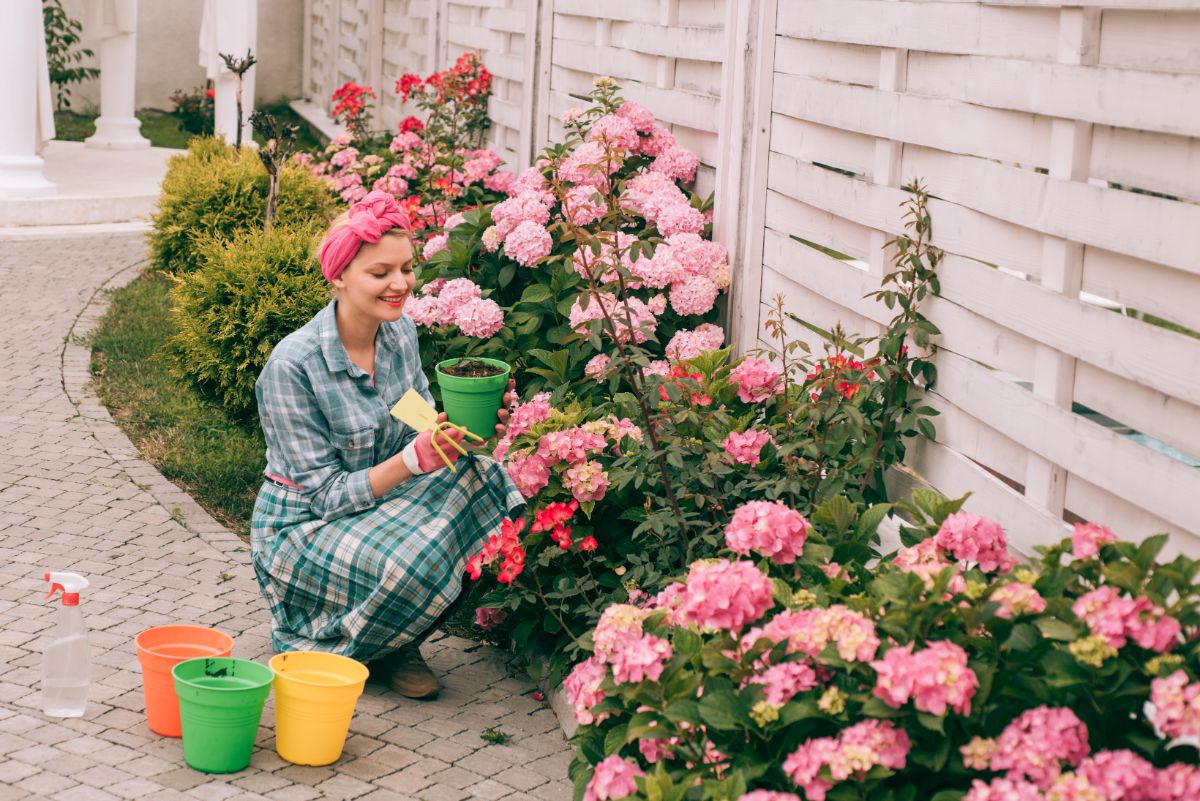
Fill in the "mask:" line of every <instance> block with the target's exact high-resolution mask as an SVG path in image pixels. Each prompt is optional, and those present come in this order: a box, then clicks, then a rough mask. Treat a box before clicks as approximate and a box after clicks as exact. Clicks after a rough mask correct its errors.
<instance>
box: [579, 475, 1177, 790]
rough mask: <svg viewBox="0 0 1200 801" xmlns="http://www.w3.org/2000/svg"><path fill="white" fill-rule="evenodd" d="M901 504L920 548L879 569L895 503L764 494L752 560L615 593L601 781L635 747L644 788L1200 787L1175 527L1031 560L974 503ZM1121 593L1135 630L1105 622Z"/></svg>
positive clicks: (587, 697)
mask: <svg viewBox="0 0 1200 801" xmlns="http://www.w3.org/2000/svg"><path fill="white" fill-rule="evenodd" d="M901 505H902V506H903V507H904V508H905V511H906V514H908V515H909V516H910V519H909V521H908V522H907V523H906V525H905V527H904V530H903V532H902V535H903V538H904V541H905V544H904V546H903V549H902V553H901V554H880V553H879V552H878V551H877V550H872V549H871V548H869V547H868V549H867V551H866V553H870V554H873V557H872V558H874V559H878V561H877V562H874V563H873V566H872V568H871V569H869V570H865V569H863V568H862V567H861V566H859V565H855V564H853V562H854V561H855V557H853V556H850V554H853V553H863V552H861V551H859V550H858V547H859V544H867V543H871V542H873V541H874V540H873V538H874V533H875V529H874V525H875V524H876V523H877V522H878V517H877V515H878V512H872V511H870V510H863V509H860V510H858V511H857V516H856V517H853V518H851V519H846V518H842V517H839V515H841V514H843V513H842V512H835V509H838V508H844V507H841V505H840V504H835V503H827V504H825V505H822V506H820V507H818V508H817V509H816V510H814V511H813V512H812V513H811V514H806V515H804V516H803V517H801V516H800V515H799V513H798V512H793V513H792V514H790V515H789V514H788V510H787V508H786V504H782V503H779V502H774V501H757V502H752V503H750V504H743V505H742V506H739V507H737V508H736V509H735V510H734V513H733V519H734V520H736V521H738V522H737V525H735V526H730V527H729V529H728V530H727V532H726V539H727V543H726V544H727V546H728V548H729V550H730V551H731V552H733V553H734V554H735V555H736V556H735V557H730V558H724V559H706V560H700V561H698V562H696V563H695V564H693V565H692V566H691V568H690V570H688V571H687V573H686V574H685V575H684V576H683V577H682V578H676V579H675V580H673V581H670V582H669V583H667V584H665V585H663V588H662V589H660V590H658V591H653V590H650V589H647V590H646V591H641V590H639V591H638V592H636V593H635V592H631V593H630V601H629V602H627V603H623V604H619V605H614V606H611V607H609V609H608V610H606V611H605V612H604V613H603V614H602V615H601V617H600V620H599V623H598V625H596V627H595V629H594V630H593V631H592V632H591V634H590V638H591V643H592V645H593V648H594V652H593V653H592V655H590V656H588V657H586V658H585V659H583V660H582V661H581V662H580V663H579V666H578V667H576V668H575V671H574V672H573V673H572V675H571V677H570V678H569V679H568V681H567V687H568V693H567V695H568V701H569V702H570V703H571V704H572V706H573V708H574V710H575V713H576V718H577V720H578V721H580V722H581V723H582V724H584V725H583V726H582V728H581V729H580V732H579V734H577V737H576V744H577V748H578V751H577V755H576V762H575V765H574V767H573V770H572V775H573V776H575V777H576V784H577V790H578V791H580V792H582V791H583V789H584V788H585V782H586V778H585V777H587V776H589V775H590V771H591V769H592V766H594V765H596V764H598V763H599V762H600V761H602V760H606V759H609V760H611V759H614V758H620V759H622V760H625V761H626V762H627V763H628V764H630V765H636V766H637V767H638V769H639V770H641V771H642V772H643V773H644V774H645V776H644V777H643V778H642V783H643V785H644V786H642V785H639V788H638V790H637V791H636V794H635V795H634V796H633V797H635V798H637V799H649V798H654V797H661V795H665V794H666V793H668V792H670V790H671V789H672V788H680V790H683V789H685V788H690V787H701V786H703V787H705V788H706V791H705V792H706V794H707V795H706V796H705V797H728V798H755V799H773V798H799V799H830V801H832V799H834V798H867V799H873V798H881V799H895V798H900V797H904V796H903V795H902V793H903V792H904V791H906V788H911V787H917V788H920V789H919V791H918V792H919V793H920V797H930V798H947V799H949V798H967V799H972V801H1012V800H1013V799H1017V800H1018V801H1024V799H1029V801H1184V799H1188V800H1189V801H1190V799H1192V798H1200V796H1197V795H1196V793H1197V791H1198V790H1200V767H1197V765H1196V764H1195V760H1194V751H1190V750H1189V749H1190V746H1189V745H1188V744H1187V743H1188V742H1189V741H1188V740H1186V739H1180V738H1187V737H1194V736H1197V735H1200V652H1198V650H1197V648H1196V647H1195V645H1194V643H1196V642H1197V640H1196V639H1195V638H1196V635H1197V632H1198V631H1200V628H1198V627H1200V615H1197V609H1196V602H1197V588H1196V585H1195V583H1194V579H1193V578H1192V577H1193V576H1195V575H1197V574H1200V562H1196V561H1194V560H1190V559H1188V558H1187V557H1182V556H1180V557H1176V558H1175V559H1174V560H1173V561H1172V562H1171V563H1169V564H1167V565H1161V564H1157V563H1155V562H1154V561H1153V557H1154V554H1155V553H1157V550H1158V549H1159V548H1161V547H1162V544H1163V542H1164V541H1163V540H1162V539H1161V538H1152V539H1151V540H1149V541H1148V543H1147V544H1146V545H1144V546H1142V548H1141V550H1140V552H1139V549H1138V548H1135V547H1133V546H1131V545H1130V544H1128V543H1124V542H1121V541H1120V540H1117V539H1115V538H1113V539H1111V540H1107V541H1106V542H1105V543H1104V544H1103V546H1102V547H1101V548H1100V549H1099V550H1098V551H1097V552H1096V553H1091V554H1086V553H1085V554H1084V555H1082V556H1080V554H1079V549H1078V547H1077V544H1076V543H1075V542H1073V541H1072V539H1071V538H1070V537H1067V538H1064V539H1062V540H1061V541H1059V542H1058V543H1056V544H1054V545H1052V546H1047V547H1045V548H1044V549H1042V552H1041V554H1040V557H1039V558H1038V559H1037V560H1036V561H1033V562H1028V563H1024V564H1022V563H1021V562H1020V561H1019V560H1018V559H1017V558H1016V556H1015V555H1014V554H1012V553H1011V552H1009V551H1008V549H1007V547H1006V543H1004V542H1003V529H1002V528H1001V527H1000V526H999V525H998V524H997V523H996V522H995V521H992V520H990V519H988V518H986V517H981V516H977V515H973V514H972V515H968V513H965V512H963V510H962V508H961V507H962V500H957V501H950V500H947V499H945V498H941V497H940V496H936V495H935V494H933V493H923V494H919V495H918V496H917V498H916V499H914V500H912V501H909V500H906V501H902V502H901ZM851 508H853V507H851ZM801 520H802V521H804V525H803V526H801V525H800V524H799V521H801ZM761 521H770V522H769V523H764V524H762V525H759V523H760V522H761ZM947 521H949V523H947ZM789 531H790V532H794V533H793V534H791V535H790V536H789V535H787V534H785V533H784V532H789ZM835 531H836V532H839V533H838V534H837V535H836V536H834V535H833V532H835ZM945 532H950V535H946V534H945ZM780 542H786V543H788V544H787V546H786V547H785V548H782V549H781V547H780V544H779V543H780ZM831 542H836V543H837V545H836V546H835V547H831V546H830V543H831ZM781 553H783V554H786V557H785V558H779V555H780V554H781ZM746 557H750V558H753V559H755V560H757V562H753V561H749V560H748V559H747V558H746ZM1135 557H1136V559H1135ZM835 562H836V563H838V564H839V567H838V568H837V569H835V570H827V569H826V568H827V567H828V566H829V565H831V564H833V563H835ZM847 563H850V565H851V569H850V570H844V569H843V568H842V567H841V565H845V564H847ZM1005 571H1007V572H1005ZM1113 580H1117V581H1119V582H1120V585H1121V586H1119V587H1118V586H1114V585H1113V583H1112V581H1113ZM1163 592H1168V593H1169V594H1170V598H1166V597H1163V596H1162V594H1161V593H1163ZM1097 593H1102V594H1101V595H1097ZM1101 597H1103V598H1104V599H1105V603H1104V604H1103V605H1101V604H1099V603H1098V602H1097V600H1098V599H1099V598H1101ZM1081 600H1082V602H1083V603H1082V605H1081V606H1080V610H1079V612H1078V613H1077V612H1075V611H1073V607H1074V606H1076V605H1078V604H1079V602H1080V601H1081ZM1123 601H1124V602H1123ZM1110 607H1115V608H1116V610H1117V611H1116V612H1115V613H1112V615H1113V618H1114V621H1115V622H1114V621H1106V620H1101V621H1095V620H1092V621H1090V622H1089V615H1092V614H1099V612H1098V611H1097V610H1101V609H1108V608H1110ZM1165 619H1170V620H1173V621H1176V624H1177V625H1178V628H1175V627H1174V626H1171V627H1170V628H1171V630H1172V631H1173V632H1174V635H1175V636H1174V637H1173V638H1171V639H1170V642H1169V643H1167V644H1166V646H1165V647H1162V648H1161V649H1160V647H1159V646H1160V645H1161V644H1162V642H1163V641H1164V640H1165V639H1166V638H1159V637H1156V636H1150V635H1145V636H1143V638H1142V641H1141V642H1139V640H1138V639H1137V637H1136V636H1135V634H1134V632H1133V631H1130V627H1132V628H1133V629H1134V630H1137V631H1140V630H1141V629H1140V628H1139V627H1150V628H1152V629H1157V628H1158V627H1163V626H1164V624H1163V623H1162V621H1163V620H1165ZM1115 632H1120V636H1122V637H1124V639H1125V641H1124V642H1123V643H1122V644H1121V646H1120V647H1119V648H1118V647H1115V646H1113V645H1110V642H1109V640H1108V636H1111V635H1114V633H1115ZM626 651H628V652H629V653H630V654H631V655H632V657H625V656H620V657H618V656H616V655H618V654H624V653H625V652H626ZM630 658H633V659H634V662H635V665H636V666H640V665H642V664H646V665H648V666H649V669H648V670H647V669H640V667H639V668H635V669H633V670H631V669H629V668H628V667H626V666H625V664H624V662H622V661H621V660H622V659H630ZM651 674H653V676H654V678H653V680H652V679H651V678H650V676H651ZM639 740H641V741H642V742H640V743H639V742H638V741H639ZM1189 754H1191V755H1192V756H1189ZM701 755H705V756H703V757H701ZM681 797H684V796H681ZM697 797H700V796H697Z"/></svg>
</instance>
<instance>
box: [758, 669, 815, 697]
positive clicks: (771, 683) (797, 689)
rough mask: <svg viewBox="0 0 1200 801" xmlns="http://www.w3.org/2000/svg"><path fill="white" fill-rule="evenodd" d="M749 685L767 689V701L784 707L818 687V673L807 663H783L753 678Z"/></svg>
mask: <svg viewBox="0 0 1200 801" xmlns="http://www.w3.org/2000/svg"><path fill="white" fill-rule="evenodd" d="M747 683H748V684H762V685H764V686H765V687H766V700H767V703H768V704H771V705H772V706H783V705H784V704H786V703H787V702H788V701H790V700H792V698H794V697H795V696H796V695H797V694H799V693H803V692H808V691H809V690H811V689H812V688H813V687H816V686H817V672H816V671H815V670H813V669H812V666H811V665H809V664H808V663H806V662H781V663H780V664H778V665H772V666H771V667H769V668H767V669H766V670H764V671H763V672H762V673H759V674H758V675H756V676H754V677H753V678H751V679H750V680H749V681H748V682H747Z"/></svg>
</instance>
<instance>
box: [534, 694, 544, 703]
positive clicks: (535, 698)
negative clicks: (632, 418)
mask: <svg viewBox="0 0 1200 801" xmlns="http://www.w3.org/2000/svg"><path fill="white" fill-rule="evenodd" d="M532 697H533V700H535V701H545V700H546V696H544V695H542V694H541V693H534V694H533V696H532Z"/></svg>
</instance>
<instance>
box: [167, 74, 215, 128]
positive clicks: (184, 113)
mask: <svg viewBox="0 0 1200 801" xmlns="http://www.w3.org/2000/svg"><path fill="white" fill-rule="evenodd" d="M212 91H213V90H212V89H210V88H208V87H206V86H197V87H195V88H193V89H192V91H190V92H185V91H183V90H182V89H176V90H175V91H174V92H172V93H171V102H172V103H174V104H175V108H174V109H172V110H171V113H172V114H174V115H175V117H177V118H178V119H179V130H181V131H184V132H186V133H190V134H195V135H197V136H212V135H213V125H214V124H215V120H214V117H213V97H212V95H211V94H210V92H212Z"/></svg>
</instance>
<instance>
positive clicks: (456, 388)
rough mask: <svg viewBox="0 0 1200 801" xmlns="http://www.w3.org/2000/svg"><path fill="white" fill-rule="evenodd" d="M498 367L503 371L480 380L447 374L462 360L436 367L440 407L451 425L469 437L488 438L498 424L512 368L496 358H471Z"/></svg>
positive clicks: (454, 360)
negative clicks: (469, 433)
mask: <svg viewBox="0 0 1200 801" xmlns="http://www.w3.org/2000/svg"><path fill="white" fill-rule="evenodd" d="M474 360H475V361H480V362H483V363H484V364H490V365H492V366H493V367H498V368H500V369H502V370H503V371H504V372H502V373H500V374H499V375H490V376H485V377H482V378H471V377H467V376H458V375H449V374H447V373H445V372H442V371H443V369H444V368H447V367H450V366H452V365H455V364H458V362H460V361H462V360H461V359H447V360H446V361H444V362H439V363H438V365H437V368H436V370H437V382H438V386H439V387H440V388H441V390H442V408H444V409H445V410H446V417H447V418H448V419H449V420H450V422H451V423H454V424H455V425H459V426H463V427H465V428H466V429H467V430H468V431H470V432H471V433H472V434H475V435H476V436H480V437H483V438H484V439H490V438H491V437H493V436H495V434H496V424H497V423H498V422H500V418H499V417H498V416H497V414H496V413H497V412H499V411H500V407H501V406H502V405H503V404H504V389H505V387H507V386H508V376H509V374H510V373H511V372H512V368H511V367H510V366H509V365H508V363H507V362H502V361H500V360H499V359H483V358H478V359H474Z"/></svg>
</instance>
